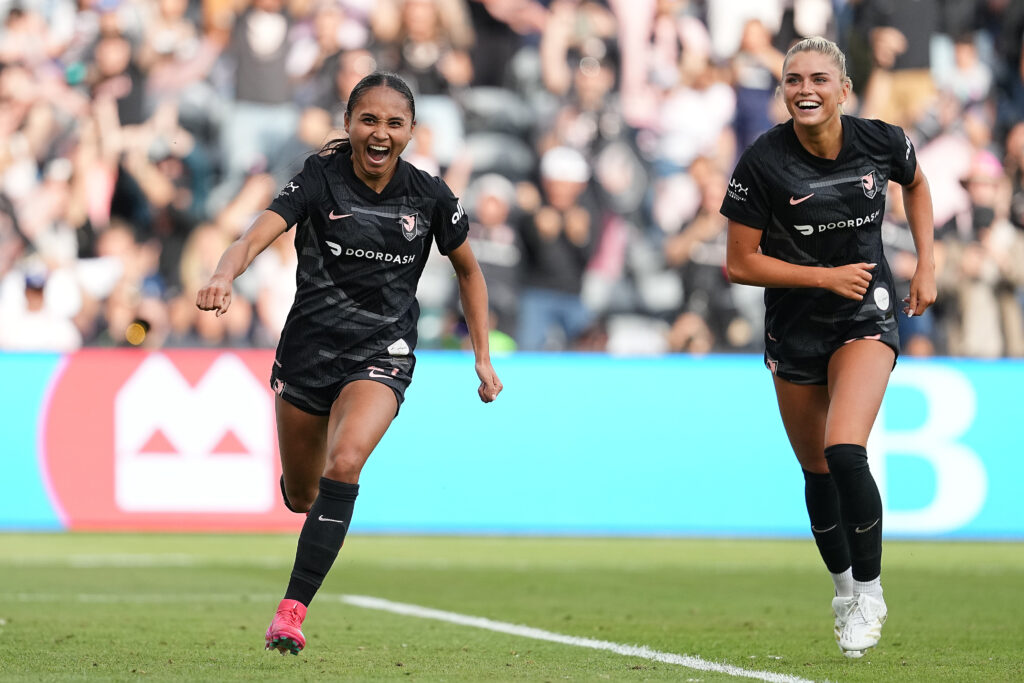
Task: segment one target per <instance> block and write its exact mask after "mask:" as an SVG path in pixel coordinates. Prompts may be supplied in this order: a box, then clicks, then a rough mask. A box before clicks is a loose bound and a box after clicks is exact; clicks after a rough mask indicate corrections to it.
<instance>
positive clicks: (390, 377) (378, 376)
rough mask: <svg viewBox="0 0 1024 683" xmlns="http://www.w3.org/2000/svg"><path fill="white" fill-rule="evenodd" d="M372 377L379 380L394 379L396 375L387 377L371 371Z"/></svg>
mask: <svg viewBox="0 0 1024 683" xmlns="http://www.w3.org/2000/svg"><path fill="white" fill-rule="evenodd" d="M370 377H376V378H377V379H394V375H385V374H382V373H380V372H376V371H374V370H370Z"/></svg>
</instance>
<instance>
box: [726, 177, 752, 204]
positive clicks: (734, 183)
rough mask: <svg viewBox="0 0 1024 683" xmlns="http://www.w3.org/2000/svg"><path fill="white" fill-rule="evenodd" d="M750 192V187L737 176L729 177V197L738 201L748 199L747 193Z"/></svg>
mask: <svg viewBox="0 0 1024 683" xmlns="http://www.w3.org/2000/svg"><path fill="white" fill-rule="evenodd" d="M749 192H750V188H749V187H743V185H741V184H740V182H739V181H738V180H736V179H735V178H730V179H729V197H730V198H732V199H735V200H736V201H738V202H745V201H747V194H748V193H749Z"/></svg>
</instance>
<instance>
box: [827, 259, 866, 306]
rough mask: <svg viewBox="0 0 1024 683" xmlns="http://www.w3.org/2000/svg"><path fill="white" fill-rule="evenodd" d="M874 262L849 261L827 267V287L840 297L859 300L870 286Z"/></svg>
mask: <svg viewBox="0 0 1024 683" xmlns="http://www.w3.org/2000/svg"><path fill="white" fill-rule="evenodd" d="M876 265H877V264H875V263H851V264H849V265H847V266H839V267H838V268H830V269H829V283H828V285H827V288H828V289H829V290H831V291H833V292H835V293H836V294H838V295H839V296H841V297H844V298H846V299H853V300H854V301H860V300H861V299H863V298H864V295H865V294H867V293H868V287H870V286H871V271H872V270H874V269H875V266H876Z"/></svg>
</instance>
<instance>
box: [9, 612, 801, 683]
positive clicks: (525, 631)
mask: <svg viewBox="0 0 1024 683" xmlns="http://www.w3.org/2000/svg"><path fill="white" fill-rule="evenodd" d="M280 597H281V596H280V594H270V593H267V594H251V595H241V594H237V593H174V594H170V593H154V594H150V595H145V594H134V595H116V594H111V593H74V594H66V593H65V594H61V593H27V592H17V593H0V605H3V604H4V603H16V602H20V603H34V602H67V601H69V600H73V601H75V602H82V603H128V604H165V603H185V602H207V603H210V602H219V603H225V602H242V601H247V602H257V601H262V602H267V603H273V602H274V601H275V600H278V599H280ZM318 597H319V599H320V600H336V601H339V602H343V603H345V604H348V605H352V606H354V607H363V608H366V609H374V610H381V611H384V612H391V613H393V614H400V615H403V616H411V617H419V618H421V619H434V620H436V621H444V622H448V623H450V624H457V625H459V626H471V627H473V628H480V629H485V630H487V631H495V632H497V633H507V634H509V635H512V636H519V637H521V638H532V639H533V640H545V641H548V642H551V643H560V644H562V645H572V646H574V647H585V648H589V649H591V650H604V651H606V652H613V653H615V654H618V655H623V656H625V657H640V658H642V659H647V660H650V661H653V662H661V663H663V664H674V665H677V666H682V667H686V668H688V669H694V670H696V671H706V672H715V673H723V674H726V675H729V676H736V677H739V678H752V679H755V680H759V681H767V682H768V683H814V681H812V680H810V679H807V678H800V677H799V676H790V675H787V674H780V673H774V672H771V671H754V670H750V669H743V668H741V667H738V666H733V665H731V664H721V663H719V662H712V661H708V660H706V659H702V658H701V657H697V656H694V655H678V654H675V653H672V652H659V651H658V650H652V649H651V648H649V647H646V646H643V645H624V644H621V643H613V642H611V641H607V640H595V639H593V638H580V637H579V636H570V635H566V634H564V633H555V632H553V631H545V630H543V629H539V628H533V627H532V626H523V625H521V624H510V623H507V622H503V621H494V620H493V619H487V618H486V617H474V616H470V615H468V614H459V613H457V612H445V611H443V610H438V609H432V608H430V607H421V606H420V605H411V604H408V603H402V602H392V601H391V600H385V599H383V598H374V597H371V596H366V595H338V594H333V595H332V594H329V593H321V594H320V595H319V596H318ZM2 616H3V615H2V614H0V617H2Z"/></svg>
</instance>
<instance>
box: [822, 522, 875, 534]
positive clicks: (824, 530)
mask: <svg viewBox="0 0 1024 683" xmlns="http://www.w3.org/2000/svg"><path fill="white" fill-rule="evenodd" d="M837 526H839V525H838V524H833V525H832V526H830V527H829V528H827V529H815V528H814V525H813V524H812V525H811V531H813V532H814V533H816V534H823V533H825V532H826V531H832V530H833V529H835V528H836V527H837ZM865 531H866V529H865Z"/></svg>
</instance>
